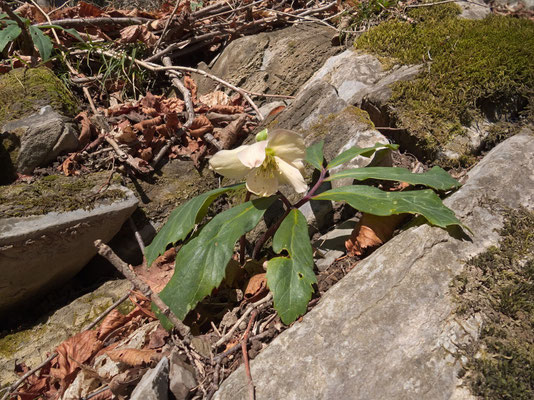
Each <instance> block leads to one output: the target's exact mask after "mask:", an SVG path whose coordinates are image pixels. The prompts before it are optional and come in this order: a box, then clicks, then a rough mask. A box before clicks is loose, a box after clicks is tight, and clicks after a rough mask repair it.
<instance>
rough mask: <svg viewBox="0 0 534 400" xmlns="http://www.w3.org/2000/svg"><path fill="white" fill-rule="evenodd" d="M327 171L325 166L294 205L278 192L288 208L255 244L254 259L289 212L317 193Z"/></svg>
mask: <svg viewBox="0 0 534 400" xmlns="http://www.w3.org/2000/svg"><path fill="white" fill-rule="evenodd" d="M326 172H327V170H326V168H323V169H322V170H321V175H319V179H318V180H317V182H316V183H315V185H313V187H312V188H311V189H310V190H309V191H308V193H306V195H305V196H304V197H303V198H302V199H300V201H299V202H298V203H296V204H293V205H292V204H291V203H290V202H289V200H288V199H287V198H286V197H285V196H284V195H283V194H282V193H280V192H278V193H277V194H278V195H279V196H280V199H281V200H282V202H283V203H284V205H285V206H286V210H285V211H284V214H283V215H282V216H281V217H280V218H279V219H278V221H276V223H275V224H274V225H272V226H271V227H270V228H269V229H267V231H266V232H265V233H264V234H263V236H262V237H261V238H260V239H259V240H258V241H257V242H256V245H255V246H254V251H253V252H252V258H253V259H255V260H257V259H258V256H259V254H260V251H261V249H262V247H263V246H264V245H265V242H267V240H269V239H270V238H271V237H272V236H273V235H274V234H275V232H276V231H277V229H278V228H279V227H280V225H281V224H282V222H283V221H284V219H285V217H287V215H288V214H289V212H290V211H291V210H292V209H294V208H299V207H301V206H302V205H303V204H306V203H307V202H308V201H310V200H311V198H312V197H313V196H314V195H315V192H316V191H317V189H319V187H320V186H321V185H322V183H323V182H324V180H325V178H326Z"/></svg>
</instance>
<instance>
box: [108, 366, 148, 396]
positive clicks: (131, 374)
mask: <svg viewBox="0 0 534 400" xmlns="http://www.w3.org/2000/svg"><path fill="white" fill-rule="evenodd" d="M147 370H148V368H132V369H129V370H127V371H124V372H122V373H120V374H118V375H115V376H114V377H113V378H112V379H111V382H109V385H108V386H109V390H111V392H112V393H113V394H114V395H115V396H117V397H119V398H128V397H129V395H130V393H131V392H132V390H133V388H134V387H135V385H137V383H138V382H139V381H140V380H141V378H142V377H143V375H144V374H145V373H146V371H147Z"/></svg>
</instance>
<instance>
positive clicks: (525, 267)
mask: <svg viewBox="0 0 534 400" xmlns="http://www.w3.org/2000/svg"><path fill="white" fill-rule="evenodd" d="M533 232H534V213H532V212H531V211H527V210H519V211H508V212H507V216H506V220H505V223H504V227H503V228H502V230H501V232H500V234H501V237H502V239H501V242H500V244H499V246H497V247H491V248H490V249H488V250H487V251H486V252H485V253H483V254H480V255H478V256H476V257H475V258H473V259H471V260H469V261H468V262H467V264H466V268H465V270H464V272H463V273H462V274H460V275H459V276H458V277H457V278H456V279H455V280H454V281H453V293H454V294H455V298H456V300H457V304H458V306H457V313H459V314H460V315H462V316H471V315H474V314H480V315H481V316H482V320H483V323H482V329H481V333H480V337H479V339H478V341H477V342H475V343H473V344H472V345H471V346H468V347H467V348H466V349H464V352H465V354H464V356H466V357H467V360H468V361H467V363H466V364H465V365H464V369H463V370H462V375H464V376H463V379H464V381H465V382H466V384H467V385H468V386H469V387H470V388H471V391H472V392H473V394H475V395H476V396H481V398H485V399H514V400H522V399H524V400H527V399H532V398H534V330H533V329H532V328H533V324H534V234H533Z"/></svg>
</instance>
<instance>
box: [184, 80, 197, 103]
mask: <svg viewBox="0 0 534 400" xmlns="http://www.w3.org/2000/svg"><path fill="white" fill-rule="evenodd" d="M184 86H185V87H186V88H187V89H189V91H190V92H191V99H192V100H193V103H196V102H197V91H198V87H197V84H196V83H195V81H194V80H193V78H191V77H190V76H189V75H185V76H184Z"/></svg>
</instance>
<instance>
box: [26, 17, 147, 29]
mask: <svg viewBox="0 0 534 400" xmlns="http://www.w3.org/2000/svg"><path fill="white" fill-rule="evenodd" d="M151 21H153V20H152V19H150V18H139V17H135V18H134V17H96V18H65V19H58V20H53V21H50V22H41V23H38V24H34V25H33V26H42V25H49V24H50V25H58V26H62V27H67V26H69V27H72V28H86V27H87V26H88V25H93V26H101V25H141V24H144V23H146V22H151Z"/></svg>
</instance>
